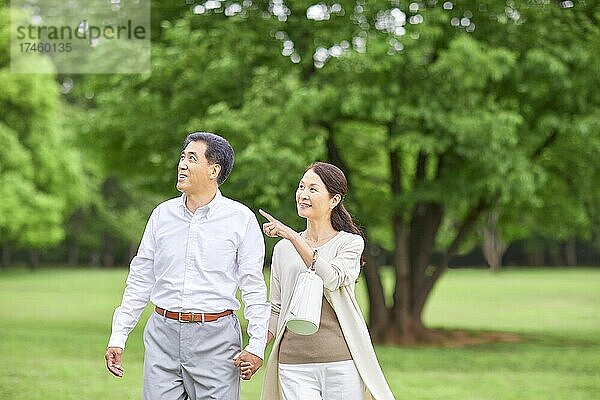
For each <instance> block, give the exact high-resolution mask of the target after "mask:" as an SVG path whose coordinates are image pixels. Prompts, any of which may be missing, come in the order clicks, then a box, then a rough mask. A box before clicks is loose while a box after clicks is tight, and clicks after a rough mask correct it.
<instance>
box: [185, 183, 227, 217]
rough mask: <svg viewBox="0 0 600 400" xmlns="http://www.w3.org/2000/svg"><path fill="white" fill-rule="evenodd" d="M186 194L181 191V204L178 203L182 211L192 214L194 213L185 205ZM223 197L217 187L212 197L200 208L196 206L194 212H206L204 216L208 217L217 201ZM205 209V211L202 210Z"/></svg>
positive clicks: (217, 203) (215, 206)
mask: <svg viewBox="0 0 600 400" xmlns="http://www.w3.org/2000/svg"><path fill="white" fill-rule="evenodd" d="M186 198H187V196H186V195H185V193H183V194H182V195H181V204H180V205H179V206H180V208H181V210H182V212H183V213H184V215H185V213H189V214H190V215H194V213H192V212H191V211H190V209H189V208H187V206H186V205H185V201H186ZM222 198H223V195H222V194H221V191H220V190H219V188H217V193H216V194H215V197H213V199H212V200H211V201H210V202H209V203H208V204H206V205H205V206H202V207H200V208H198V209H197V210H196V212H199V211H200V212H204V213H206V216H207V217H208V216H209V215H210V214H211V213H212V212H213V211H214V210H215V209H216V208H217V206H218V205H219V203H220V202H221V199H222ZM204 210H206V211H204Z"/></svg>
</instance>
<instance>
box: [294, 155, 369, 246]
mask: <svg viewBox="0 0 600 400" xmlns="http://www.w3.org/2000/svg"><path fill="white" fill-rule="evenodd" d="M309 170H312V171H313V172H314V173H315V174H317V175H319V178H321V180H322V181H323V183H324V184H325V187H326V188H327V191H328V192H329V194H330V195H331V197H333V196H335V195H336V194H337V195H339V196H340V197H341V199H340V202H339V203H338V204H337V205H336V206H335V207H334V208H333V210H331V225H333V229H335V230H336V231H346V232H350V233H354V234H357V235H360V236H363V238H364V235H363V232H362V231H361V230H360V228H359V227H358V225H356V223H355V222H354V220H353V219H352V216H351V215H350V213H349V212H348V210H346V207H344V197H345V196H346V192H347V191H348V181H347V180H346V175H344V173H343V172H342V170H341V169H339V168H338V167H336V166H335V165H333V164H329V163H324V162H316V163H314V164H312V165H309V166H308V168H306V170H305V171H304V172H305V173H306V171H309Z"/></svg>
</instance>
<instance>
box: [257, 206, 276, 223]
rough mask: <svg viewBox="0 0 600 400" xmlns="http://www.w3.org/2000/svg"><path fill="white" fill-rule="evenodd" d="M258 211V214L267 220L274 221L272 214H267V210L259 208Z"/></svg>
mask: <svg viewBox="0 0 600 400" xmlns="http://www.w3.org/2000/svg"><path fill="white" fill-rule="evenodd" d="M258 212H259V213H260V215H262V216H263V217H265V218H266V219H268V220H269V222H275V221H276V219H275V218H273V216H272V215H271V214H269V213H268V212H266V211H264V210H263V209H261V208H259V209H258Z"/></svg>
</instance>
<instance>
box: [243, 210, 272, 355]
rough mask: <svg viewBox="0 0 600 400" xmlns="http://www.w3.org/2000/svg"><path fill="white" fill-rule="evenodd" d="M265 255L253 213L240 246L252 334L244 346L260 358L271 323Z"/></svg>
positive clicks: (245, 307)
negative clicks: (264, 269) (264, 268)
mask: <svg viewBox="0 0 600 400" xmlns="http://www.w3.org/2000/svg"><path fill="white" fill-rule="evenodd" d="M264 259H265V242H264V240H263V236H262V232H261V230H260V227H259V225H258V221H257V220H256V217H255V216H254V215H252V216H251V218H250V221H249V222H248V226H247V228H246V233H245V235H244V238H243V240H242V242H241V244H240V247H239V248H238V255H237V261H238V282H239V287H240V290H241V292H242V301H243V302H244V317H245V318H246V320H248V336H249V337H250V339H249V341H248V345H247V346H246V348H245V350H246V351H248V352H250V353H252V354H254V355H256V356H258V357H260V358H264V353H265V346H266V341H267V327H268V324H269V303H267V285H266V284H265V278H264V276H263V272H262V270H263V262H264Z"/></svg>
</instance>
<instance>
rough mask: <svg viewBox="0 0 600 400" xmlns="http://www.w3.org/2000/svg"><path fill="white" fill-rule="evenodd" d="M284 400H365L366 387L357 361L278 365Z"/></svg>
mask: <svg viewBox="0 0 600 400" xmlns="http://www.w3.org/2000/svg"><path fill="white" fill-rule="evenodd" d="M279 381H280V384H281V395H282V397H283V400H363V398H364V390H365V389H364V385H363V382H362V379H361V378H360V375H359V374H358V371H357V369H356V366H355V365H354V361H352V360H348V361H336V362H330V363H314V364H279Z"/></svg>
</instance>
